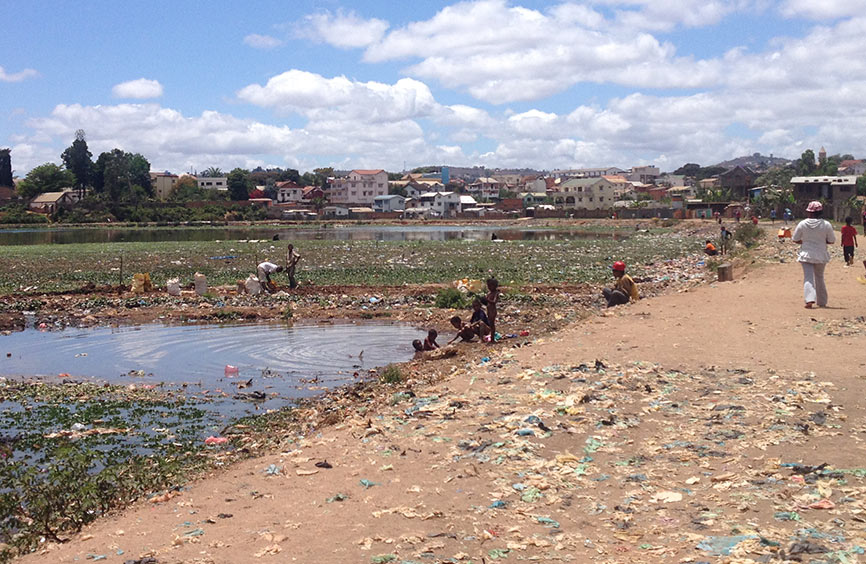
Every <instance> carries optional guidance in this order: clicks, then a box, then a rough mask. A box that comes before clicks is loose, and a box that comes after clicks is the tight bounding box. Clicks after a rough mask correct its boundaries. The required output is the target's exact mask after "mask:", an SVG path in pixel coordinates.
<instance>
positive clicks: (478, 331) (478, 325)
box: [447, 315, 490, 345]
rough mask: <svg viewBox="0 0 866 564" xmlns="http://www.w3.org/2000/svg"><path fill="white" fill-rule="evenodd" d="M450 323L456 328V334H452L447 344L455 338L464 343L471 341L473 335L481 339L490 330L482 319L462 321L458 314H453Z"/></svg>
mask: <svg viewBox="0 0 866 564" xmlns="http://www.w3.org/2000/svg"><path fill="white" fill-rule="evenodd" d="M451 325H452V326H453V327H454V328H455V329H457V334H456V335H454V338H453V339H451V340H450V341H448V343H447V344H449V345H450V344H451V343H453V342H454V341H456V340H457V339H462V340H463V342H464V343H468V342H471V341H473V340H475V337H479V338H480V339H481V340H482V341H483V340H484V337H485V336H486V335H487V334H488V333H489V332H490V328H489V327H487V324H486V323H484V322H483V321H477V322H475V323H471V324H470V323H464V322H463V320H462V319H460V316H459V315H455V316H454V317H452V318H451Z"/></svg>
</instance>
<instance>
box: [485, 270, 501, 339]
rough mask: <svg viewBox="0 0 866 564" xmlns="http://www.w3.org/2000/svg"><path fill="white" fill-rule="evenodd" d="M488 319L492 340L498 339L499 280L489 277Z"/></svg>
mask: <svg viewBox="0 0 866 564" xmlns="http://www.w3.org/2000/svg"><path fill="white" fill-rule="evenodd" d="M487 290H488V291H487V319H488V320H489V323H488V325H490V342H491V343H493V342H495V341H496V304H498V303H499V295H500V292H499V280H497V279H496V278H488V279H487Z"/></svg>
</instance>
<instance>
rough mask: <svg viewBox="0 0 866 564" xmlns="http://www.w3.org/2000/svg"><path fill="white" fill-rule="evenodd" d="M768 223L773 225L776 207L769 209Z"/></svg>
mask: <svg viewBox="0 0 866 564" xmlns="http://www.w3.org/2000/svg"><path fill="white" fill-rule="evenodd" d="M770 223H771V224H773V225H775V223H776V208H773V209H771V210H770Z"/></svg>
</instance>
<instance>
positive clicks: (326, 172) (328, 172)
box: [313, 166, 334, 186]
mask: <svg viewBox="0 0 866 564" xmlns="http://www.w3.org/2000/svg"><path fill="white" fill-rule="evenodd" d="M313 172H314V173H316V186H325V185H326V184H327V183H328V179H329V178H331V177H333V176H334V168H333V167H330V166H328V167H323V168H314V169H313Z"/></svg>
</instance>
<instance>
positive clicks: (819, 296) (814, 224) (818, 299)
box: [792, 201, 836, 309]
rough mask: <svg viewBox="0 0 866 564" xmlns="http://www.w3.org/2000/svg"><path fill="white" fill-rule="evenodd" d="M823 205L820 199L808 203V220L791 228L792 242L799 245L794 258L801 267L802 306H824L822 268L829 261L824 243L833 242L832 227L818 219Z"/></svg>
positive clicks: (825, 292)
mask: <svg viewBox="0 0 866 564" xmlns="http://www.w3.org/2000/svg"><path fill="white" fill-rule="evenodd" d="M823 210H824V206H823V205H822V204H821V202H818V201H814V202H809V205H808V206H807V207H806V212H807V213H808V214H809V218H808V219H804V220H803V221H801V222H800V223H799V224H798V225H797V227H796V228H795V229H794V236H793V237H792V239H793V241H794V242H795V243H797V244H798V245H800V252H799V254H798V255H797V261H798V262H799V263H800V265H801V266H802V267H803V297H804V298H805V300H806V309H811V308H812V307H813V306H814V305H815V304H816V303H817V304H818V307H825V306H826V305H827V286H826V285H825V284H824V267H825V266H827V263H828V262H830V252H829V251H828V250H827V245H832V244H833V243H835V242H836V235H835V234H834V233H833V226H832V225H830V222H829V221H825V220H823V219H821V213H822V212H823Z"/></svg>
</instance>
